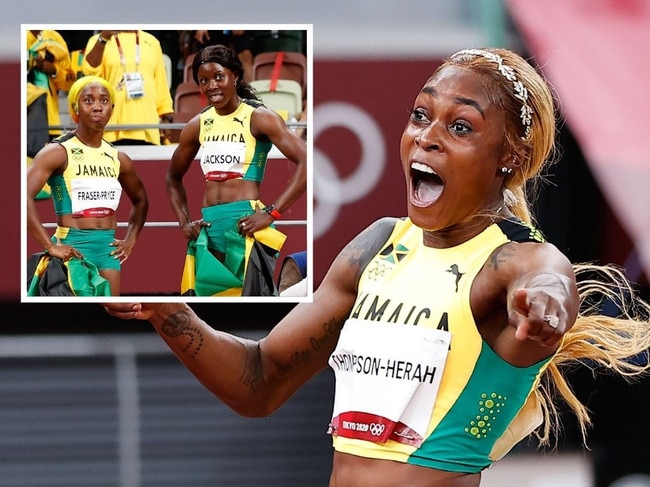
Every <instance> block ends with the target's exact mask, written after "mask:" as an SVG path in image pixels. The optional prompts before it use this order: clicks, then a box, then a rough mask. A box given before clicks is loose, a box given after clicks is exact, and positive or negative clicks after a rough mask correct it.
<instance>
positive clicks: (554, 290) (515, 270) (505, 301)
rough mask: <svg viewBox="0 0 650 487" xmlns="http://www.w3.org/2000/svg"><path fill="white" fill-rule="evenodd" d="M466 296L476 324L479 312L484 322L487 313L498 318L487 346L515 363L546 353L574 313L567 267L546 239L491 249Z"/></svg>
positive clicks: (534, 359)
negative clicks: (495, 333) (486, 262)
mask: <svg viewBox="0 0 650 487" xmlns="http://www.w3.org/2000/svg"><path fill="white" fill-rule="evenodd" d="M472 296H473V297H472V308H473V310H474V315H475V317H476V318H477V321H478V322H479V324H480V322H481V317H483V318H484V319H485V320H486V321H484V323H485V322H489V321H490V316H494V315H498V316H501V317H502V318H500V319H499V322H500V323H502V324H501V325H500V327H499V332H498V335H497V336H495V337H494V341H493V342H492V341H491V340H490V341H491V345H492V346H493V348H494V349H495V351H496V352H497V353H498V354H499V356H501V357H502V358H504V359H505V360H507V361H508V362H510V363H511V364H513V365H517V366H521V367H525V366H528V365H532V364H534V363H536V362H538V361H540V360H542V359H544V358H546V357H548V356H549V355H551V354H552V353H553V352H554V351H555V350H556V349H557V347H558V346H559V344H560V340H561V339H562V336H563V335H564V334H565V333H566V332H567V331H568V330H569V329H570V328H571V327H572V326H573V324H574V323H575V320H576V317H577V315H578V307H579V298H578V291H577V287H576V278H575V274H574V272H573V267H572V265H571V263H570V261H569V260H568V259H567V258H566V256H564V254H562V253H561V252H560V251H559V250H558V249H557V248H556V247H555V246H553V245H551V244H548V243H543V244H542V243H509V244H506V245H504V246H502V247H500V248H499V249H497V250H496V251H495V252H494V254H493V255H492V256H491V258H490V262H489V263H488V265H486V267H485V268H484V269H483V270H482V271H481V273H480V274H479V276H478V277H477V279H476V281H475V283H474V286H473V291H472ZM498 296H500V299H498Z"/></svg>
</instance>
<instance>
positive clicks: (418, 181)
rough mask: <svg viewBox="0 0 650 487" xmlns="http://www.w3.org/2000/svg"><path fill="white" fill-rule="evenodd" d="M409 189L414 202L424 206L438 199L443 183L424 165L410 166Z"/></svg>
mask: <svg viewBox="0 0 650 487" xmlns="http://www.w3.org/2000/svg"><path fill="white" fill-rule="evenodd" d="M411 187H412V188H413V198H414V201H415V202H416V203H418V204H420V205H423V206H426V205H429V204H431V203H433V202H434V201H435V200H437V199H438V197H439V196H440V194H441V193H442V189H443V188H444V181H443V180H442V178H441V177H440V176H438V174H436V172H435V171H434V170H433V169H431V168H430V167H429V166H427V165H426V164H422V163H421V162H414V163H412V164H411Z"/></svg>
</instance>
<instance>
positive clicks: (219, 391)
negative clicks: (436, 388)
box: [104, 221, 392, 417]
mask: <svg viewBox="0 0 650 487" xmlns="http://www.w3.org/2000/svg"><path fill="white" fill-rule="evenodd" d="M391 229H392V224H388V223H387V222H386V221H383V222H379V223H377V224H374V225H372V226H371V227H369V228H368V229H366V230H365V231H364V232H362V233H361V234H360V235H359V236H357V237H356V238H355V239H354V240H353V241H352V242H351V243H350V244H348V245H347V246H346V247H345V249H343V250H342V251H341V253H340V254H339V255H338V257H337V258H336V259H335V261H334V263H333V264H332V266H331V267H330V269H329V271H328V273H327V275H326V276H325V278H324V279H323V282H322V284H321V286H320V287H319V289H318V290H317V291H316V292H315V293H314V300H313V302H312V303H301V304H299V305H297V306H296V307H295V308H293V310H292V311H291V312H290V313H289V314H288V315H287V316H286V317H285V318H284V319H282V320H281V321H280V323H278V324H277V325H276V326H275V327H273V329H272V330H271V332H270V333H269V334H268V335H267V336H266V337H264V338H263V339H261V340H259V341H254V340H248V339H243V338H239V337H236V336H233V335H231V334H229V333H226V332H223V331H218V330H215V329H214V328H213V327H212V326H210V325H208V324H207V323H205V322H204V321H203V320H201V319H200V318H199V317H198V316H197V315H196V314H195V313H194V311H192V309H191V308H190V307H189V306H187V305H186V304H184V303H173V304H172V303H165V304H163V303H147V304H126V303H110V304H105V305H104V306H105V308H106V310H107V311H108V312H109V313H110V314H112V315H113V316H117V317H120V318H125V319H130V318H138V319H145V320H149V321H150V322H151V323H152V325H153V326H154V328H155V329H156V331H157V332H158V333H159V334H160V336H161V337H162V338H163V340H165V342H166V343H167V345H168V346H169V347H170V348H171V350H172V351H173V352H174V353H175V354H176V355H177V356H178V358H179V359H180V360H181V362H182V363H183V364H184V365H185V366H186V367H187V368H188V369H189V370H190V371H191V372H192V373H193V374H194V375H195V376H196V377H197V379H198V380H199V381H200V382H201V383H202V384H203V385H204V386H205V387H206V388H207V389H208V390H210V391H211V392H212V393H214V394H215V395H216V396H217V397H219V398H220V399H221V400H222V401H223V402H224V403H225V404H227V405H228V406H230V407H231V408H232V409H233V410H235V411H236V412H238V413H240V414H242V415H244V416H255V417H263V416H267V415H269V414H271V413H272V412H273V411H275V410H276V409H277V408H278V407H280V406H281V405H282V404H284V402H285V401H286V400H287V399H288V398H289V397H291V395H292V394H293V393H294V392H295V391H296V390H297V389H299V388H300V386H301V385H302V384H304V383H305V382H306V381H308V380H309V379H310V378H311V377H313V376H314V375H315V374H317V373H318V372H320V371H321V370H323V369H324V368H325V367H326V366H327V361H328V359H329V356H330V354H331V353H332V351H333V350H334V347H335V346H336V342H337V340H338V336H339V333H340V331H341V327H342V326H343V323H344V322H345V320H346V319H347V317H348V315H349V313H350V310H351V309H352V306H353V304H354V301H355V298H356V291H357V283H358V280H359V275H360V273H361V271H362V270H363V269H364V268H365V266H366V264H367V263H368V261H369V259H370V258H371V257H372V256H373V255H374V254H375V253H376V252H377V249H378V247H379V246H381V245H382V244H383V243H384V242H385V239H386V237H387V235H388V232H390V230H391ZM219 325H220V324H218V323H217V324H215V326H219Z"/></svg>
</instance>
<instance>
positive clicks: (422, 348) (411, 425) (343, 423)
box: [329, 319, 451, 446]
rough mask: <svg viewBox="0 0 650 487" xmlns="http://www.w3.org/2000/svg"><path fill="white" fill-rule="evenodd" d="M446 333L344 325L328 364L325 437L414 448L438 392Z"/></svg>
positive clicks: (351, 321)
mask: <svg viewBox="0 0 650 487" xmlns="http://www.w3.org/2000/svg"><path fill="white" fill-rule="evenodd" d="M450 340H451V334H450V333H449V332H446V331H442V330H435V329H431V328H424V327H419V326H411V325H402V324H393V323H381V322H374V321H367V320H358V319H349V320H347V321H346V323H345V325H344V327H343V330H342V331H341V335H340V337H339V342H338V344H337V347H336V349H335V350H334V352H333V353H332V354H331V356H330V358H329V365H330V367H332V369H333V370H334V373H335V375H336V395H335V398H334V411H333V414H332V422H331V424H330V433H331V434H333V435H338V436H343V437H347V438H356V439H360V440H366V441H372V442H376V443H384V442H386V441H387V440H389V439H390V440H394V441H398V442H400V443H404V444H408V445H413V446H419V445H420V444H421V443H422V441H423V440H424V435H425V434H426V429H427V426H428V424H429V420H430V417H431V413H432V411H433V407H434V405H435V400H436V397H437V394H438V389H439V388H440V382H441V380H442V373H443V370H444V367H445V361H446V359H447V354H448V350H449V343H450Z"/></svg>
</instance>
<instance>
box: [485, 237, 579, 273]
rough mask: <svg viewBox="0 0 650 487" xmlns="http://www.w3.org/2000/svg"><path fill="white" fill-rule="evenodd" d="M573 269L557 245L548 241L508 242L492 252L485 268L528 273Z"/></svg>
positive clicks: (500, 271) (495, 270)
mask: <svg viewBox="0 0 650 487" xmlns="http://www.w3.org/2000/svg"><path fill="white" fill-rule="evenodd" d="M542 269H546V270H554V271H558V270H563V271H564V272H566V271H568V270H570V269H571V262H570V261H569V259H568V257H567V256H566V255H564V254H563V253H562V252H561V251H560V250H559V249H558V248H557V247H556V246H555V245H553V244H551V243H547V242H543V243H542V242H520V243H517V242H508V243H506V244H504V245H502V246H500V247H498V248H497V249H495V250H494V252H492V254H491V255H490V258H489V259H488V261H487V262H486V265H485V268H484V270H486V271H487V272H496V273H500V274H501V273H505V274H508V273H514V274H520V273H528V272H533V271H535V270H542Z"/></svg>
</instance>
